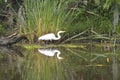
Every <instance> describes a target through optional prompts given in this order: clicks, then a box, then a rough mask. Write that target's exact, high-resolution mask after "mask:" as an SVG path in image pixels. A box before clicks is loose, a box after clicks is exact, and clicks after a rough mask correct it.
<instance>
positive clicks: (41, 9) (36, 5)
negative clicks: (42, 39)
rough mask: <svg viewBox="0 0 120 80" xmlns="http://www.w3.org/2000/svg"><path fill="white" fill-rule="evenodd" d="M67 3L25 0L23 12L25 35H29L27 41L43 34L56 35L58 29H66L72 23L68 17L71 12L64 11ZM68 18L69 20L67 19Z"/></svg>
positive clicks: (55, 0) (64, 1)
mask: <svg viewBox="0 0 120 80" xmlns="http://www.w3.org/2000/svg"><path fill="white" fill-rule="evenodd" d="M67 3H68V1H66V0H36V1H34V0H26V1H25V3H24V5H25V12H26V18H27V28H25V30H24V32H25V33H28V31H29V33H30V35H29V39H30V40H31V41H33V38H34V36H35V35H36V36H37V37H38V36H41V35H43V34H45V33H49V32H53V33H56V32H57V31H58V30H60V29H62V30H63V29H64V30H65V28H67V27H66V26H68V24H70V23H71V21H72V18H70V17H72V16H69V15H70V13H71V11H65V8H66V7H67ZM68 17H69V18H68Z"/></svg>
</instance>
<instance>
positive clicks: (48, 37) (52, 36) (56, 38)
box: [38, 31, 65, 40]
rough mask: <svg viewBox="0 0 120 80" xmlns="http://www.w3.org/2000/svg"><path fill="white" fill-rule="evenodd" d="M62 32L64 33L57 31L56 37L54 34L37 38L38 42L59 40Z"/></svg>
mask: <svg viewBox="0 0 120 80" xmlns="http://www.w3.org/2000/svg"><path fill="white" fill-rule="evenodd" d="M64 32H65V31H59V32H58V33H57V37H56V36H55V34H53V33H49V34H46V35H43V36H41V37H39V38H38V40H58V39H60V38H61V36H60V33H64Z"/></svg>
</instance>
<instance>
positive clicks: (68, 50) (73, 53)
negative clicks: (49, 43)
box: [67, 48, 88, 61]
mask: <svg viewBox="0 0 120 80" xmlns="http://www.w3.org/2000/svg"><path fill="white" fill-rule="evenodd" d="M67 50H68V51H70V52H71V53H73V54H75V55H77V56H79V57H81V58H82V59H84V60H85V61H88V60H87V59H86V58H84V57H83V56H81V55H79V54H77V53H76V52H74V51H72V50H71V49H69V48H67Z"/></svg>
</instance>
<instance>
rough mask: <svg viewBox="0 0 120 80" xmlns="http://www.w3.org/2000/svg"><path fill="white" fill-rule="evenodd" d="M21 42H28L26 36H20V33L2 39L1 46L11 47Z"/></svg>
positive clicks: (0, 39) (0, 40)
mask: <svg viewBox="0 0 120 80" xmlns="http://www.w3.org/2000/svg"><path fill="white" fill-rule="evenodd" d="M21 40H27V41H28V39H27V37H26V36H24V35H22V36H18V33H14V34H12V35H10V36H8V37H2V38H0V46H11V45H13V44H16V43H18V42H20V41H21Z"/></svg>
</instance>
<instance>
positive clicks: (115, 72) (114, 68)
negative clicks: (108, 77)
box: [112, 47, 119, 80]
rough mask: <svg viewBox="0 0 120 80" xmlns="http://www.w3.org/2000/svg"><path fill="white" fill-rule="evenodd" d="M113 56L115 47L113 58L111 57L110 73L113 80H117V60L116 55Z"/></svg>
mask: <svg viewBox="0 0 120 80" xmlns="http://www.w3.org/2000/svg"><path fill="white" fill-rule="evenodd" d="M114 54H115V47H113V56H112V61H113V63H112V73H113V80H117V79H118V74H119V73H118V63H117V59H116V55H114Z"/></svg>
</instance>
